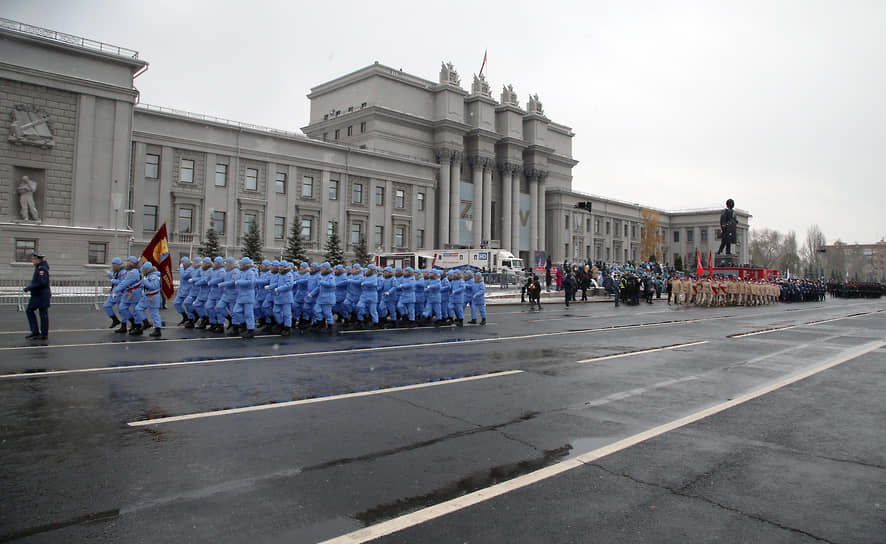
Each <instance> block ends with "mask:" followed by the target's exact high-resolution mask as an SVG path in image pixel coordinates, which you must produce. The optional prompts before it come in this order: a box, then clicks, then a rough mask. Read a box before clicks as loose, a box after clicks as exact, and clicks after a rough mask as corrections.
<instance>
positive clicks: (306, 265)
mask: <svg viewBox="0 0 886 544" xmlns="http://www.w3.org/2000/svg"><path fill="white" fill-rule="evenodd" d="M298 266H303V267H305V268H307V267H308V263H306V262H304V261H302V262H301V263H300V264H299V265H298Z"/></svg>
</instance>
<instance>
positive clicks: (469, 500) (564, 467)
mask: <svg viewBox="0 0 886 544" xmlns="http://www.w3.org/2000/svg"><path fill="white" fill-rule="evenodd" d="M884 346H886V341H877V342H873V343H867V344H864V345H862V346H860V347H857V348H854V349H850V350H846V351H844V352H843V353H842V354H840V355H839V356H837V357H835V358H833V359H831V360H829V361H827V362H825V363H822V364H819V365H816V366H813V367H810V368H808V369H806V370H804V371H802V372H800V373H797V374H792V375H790V376H788V377H786V378H783V379H781V380H778V381H776V382H773V383H771V384H769V385H766V386H764V387H761V388H759V389H755V390H753V391H750V392H748V393H745V394H743V395H739V396H737V397H735V398H733V399H731V400H729V401H726V402H723V403H720V404H717V405H715V406H711V407H710V408H706V409H704V410H700V411H698V412H695V413H692V414H689V415H687V416H685V417H681V418H679V419H675V420H673V421H670V422H668V423H665V424H663V425H659V426H657V427H653V428H651V429H648V430H646V431H643V432H641V433H638V434H635V435H633V436H629V437H627V438H624V439H622V440H619V441H617V442H613V443H612V444H608V445H606V446H603V447H602V448H597V449H595V450H591V451H589V452H586V453H583V454H581V455H578V456H576V457H572V458H570V459H567V460H565V461H561V462H559V463H556V464H554V465H550V466H548V467H545V468H542V469H539V470H537V471H535V472H530V473H529V474H524V475H523V476H518V477H516V478H513V479H511V480H508V481H506V482H502V483H500V484H496V485H493V486H490V487H487V488H485V489H480V490H478V491H474V492H473V493H468V494H467V495H462V496H461V497H457V498H455V499H451V500H448V501H445V502H441V503H439V504H436V505H434V506H431V507H428V508H423V509H421V510H418V511H416V512H412V513H411V514H406V515H404V516H400V517H397V518H394V519H391V520H388V521H385V522H382V523H378V524H376V525H371V526H369V527H366V528H364V529H360V530H357V531H354V532H351V533H347V534H344V535H341V536H338V537H335V538H332V539H329V540H326V541H324V542H322V543H321V544H356V543H362V542H368V541H370V540H375V539H377V538H381V537H383V536H386V535H390V534H393V533H396V532H398V531H402V530H404V529H408V528H410V527H414V526H416V525H420V524H422V523H425V522H428V521H431V520H433V519H437V518H439V517H442V516H445V515H447V514H451V513H453V512H456V511H458V510H462V509H464V508H468V507H470V506H474V505H476V504H479V503H481V502H484V501H488V500H489V499H493V498H495V497H499V496H501V495H505V494H507V493H510V492H511V491H515V490H517V489H522V488H524V487H527V486H529V485H532V484H535V483H537V482H540V481H542V480H546V479H548V478H552V477H554V476H557V475H559V474H562V473H564V472H566V471H569V470H572V469H574V468H578V467H580V466H583V465H587V464H589V463H593V462H594V461H597V460H598V459H600V458H603V457H606V456H608V455H612V454H613V453H617V452H619V451H622V450H624V449H627V448H630V447H631V446H635V445H637V444H640V443H641V442H645V441H647V440H650V439H652V438H655V437H657V436H660V435H663V434H665V433H668V432H671V431H673V430H675V429H679V428H680V427H684V426H686V425H689V424H692V423H695V422H697V421H700V420H702V419H704V418H707V417H710V416H712V415H715V414H718V413H720V412H722V411H724V410H728V409H729V408H733V407H735V406H739V405H741V404H744V403H746V402H748V401H751V400H754V399H756V398H758V397H761V396H763V395H765V394H767V393H771V392H773V391H775V390H777V389H781V388H782V387H785V386H788V385H791V384H793V383H796V382H798V381H800V380H803V379H805V378H808V377H810V376H814V375H815V374H818V373H819V372H823V371H825V370H828V369H829V368H833V367H835V366H837V365H839V364H842V363H845V362H847V361H850V360H852V359H856V358H858V357H861V356H862V355H865V354H866V353H870V352H872V351H875V350H878V349H880V348H882V347H884Z"/></svg>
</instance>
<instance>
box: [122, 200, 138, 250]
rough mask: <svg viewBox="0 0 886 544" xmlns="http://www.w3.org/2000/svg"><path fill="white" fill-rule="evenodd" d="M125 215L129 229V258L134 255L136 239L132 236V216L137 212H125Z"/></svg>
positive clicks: (127, 244) (127, 243)
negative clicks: (133, 243)
mask: <svg viewBox="0 0 886 544" xmlns="http://www.w3.org/2000/svg"><path fill="white" fill-rule="evenodd" d="M123 213H125V214H126V226H127V227H128V228H129V234H128V235H127V238H126V256H127V257H128V256H129V254H130V253H132V241H133V239H134V237H133V235H132V232H133V228H132V214H134V213H135V210H123Z"/></svg>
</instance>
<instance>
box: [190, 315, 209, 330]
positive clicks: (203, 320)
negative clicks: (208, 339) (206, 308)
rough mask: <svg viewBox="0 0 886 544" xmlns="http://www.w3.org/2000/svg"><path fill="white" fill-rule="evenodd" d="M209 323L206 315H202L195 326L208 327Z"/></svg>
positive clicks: (199, 327)
mask: <svg viewBox="0 0 886 544" xmlns="http://www.w3.org/2000/svg"><path fill="white" fill-rule="evenodd" d="M207 325H209V320H208V319H206V318H205V317H201V318H200V321H198V322H197V324H196V325H194V328H195V329H206V326H207Z"/></svg>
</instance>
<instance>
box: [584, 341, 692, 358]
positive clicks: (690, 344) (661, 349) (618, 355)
mask: <svg viewBox="0 0 886 544" xmlns="http://www.w3.org/2000/svg"><path fill="white" fill-rule="evenodd" d="M708 342H710V340H702V341H700V342H689V343H688V344H674V345H673V346H664V347H660V348H651V349H641V350H639V351H629V352H627V353H617V354H615V355H604V356H602V357H593V358H591V359H582V360H581V361H576V363H593V362H595V361H605V360H606V359H619V358H621V357H630V356H632V355H642V354H644V353H655V352H656V351H667V350H671V349H677V348H686V347H689V346H698V345H701V344H707V343H708Z"/></svg>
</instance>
